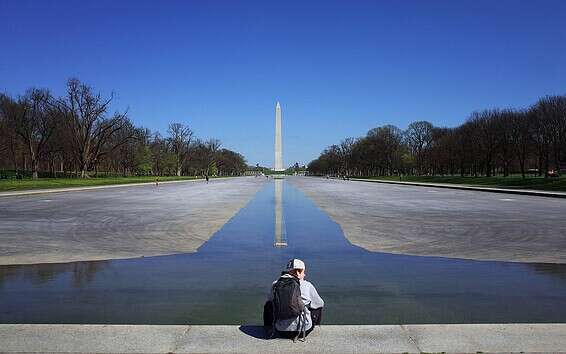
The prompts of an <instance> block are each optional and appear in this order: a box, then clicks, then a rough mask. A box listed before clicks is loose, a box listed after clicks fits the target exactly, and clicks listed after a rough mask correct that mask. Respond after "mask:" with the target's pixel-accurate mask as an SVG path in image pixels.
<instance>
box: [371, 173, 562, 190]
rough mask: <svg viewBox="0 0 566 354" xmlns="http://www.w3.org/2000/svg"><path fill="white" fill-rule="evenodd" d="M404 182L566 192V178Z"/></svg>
mask: <svg viewBox="0 0 566 354" xmlns="http://www.w3.org/2000/svg"><path fill="white" fill-rule="evenodd" d="M370 179H379V180H388V181H399V176H385V177H370ZM401 180H402V181H404V182H427V183H452V184H462V185H469V186H480V187H492V188H509V189H534V190H543V191H556V192H566V177H560V178H544V177H527V178H524V179H523V178H521V177H520V176H510V177H459V176H458V177H456V176H403V177H402V179H401Z"/></svg>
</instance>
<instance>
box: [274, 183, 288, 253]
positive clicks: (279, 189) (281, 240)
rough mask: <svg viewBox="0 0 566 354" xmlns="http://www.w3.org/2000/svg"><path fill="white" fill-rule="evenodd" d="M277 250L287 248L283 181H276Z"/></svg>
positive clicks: (275, 244) (275, 243)
mask: <svg viewBox="0 0 566 354" xmlns="http://www.w3.org/2000/svg"><path fill="white" fill-rule="evenodd" d="M273 246H275V247H277V248H282V247H287V232H286V229H285V218H284V216H283V180H282V179H279V178H277V179H275V242H274V243H273Z"/></svg>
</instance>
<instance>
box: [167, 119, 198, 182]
mask: <svg viewBox="0 0 566 354" xmlns="http://www.w3.org/2000/svg"><path fill="white" fill-rule="evenodd" d="M167 132H168V133H169V144H170V145H171V150H172V152H173V153H174V154H175V157H176V161H175V170H176V174H177V176H180V175H181V171H182V168H183V166H184V164H185V162H186V161H187V158H188V155H189V147H190V145H191V142H192V140H193V135H194V133H193V131H192V130H191V129H190V128H189V127H188V126H187V125H184V124H182V123H171V124H169V129H168V130H167Z"/></svg>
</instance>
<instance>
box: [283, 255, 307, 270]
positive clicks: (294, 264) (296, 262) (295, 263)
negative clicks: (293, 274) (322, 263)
mask: <svg viewBox="0 0 566 354" xmlns="http://www.w3.org/2000/svg"><path fill="white" fill-rule="evenodd" d="M285 269H286V270H293V269H305V262H303V261H301V260H300V259H297V258H293V259H291V260H290V261H289V262H287V266H286V267H285Z"/></svg>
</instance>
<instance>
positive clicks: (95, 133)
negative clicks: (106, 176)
mask: <svg viewBox="0 0 566 354" xmlns="http://www.w3.org/2000/svg"><path fill="white" fill-rule="evenodd" d="M112 99H113V95H111V96H110V97H109V98H103V97H102V96H101V94H100V93H96V94H95V93H94V92H93V91H92V89H91V88H90V87H89V86H87V85H85V84H82V83H81V82H80V81H79V80H77V79H70V80H69V81H68V82H67V96H66V97H65V98H63V99H61V100H60V101H59V107H60V109H61V110H62V111H63V112H64V114H65V116H66V117H67V124H68V127H69V129H70V130H71V132H72V138H73V146H74V152H75V157H76V159H77V160H78V165H79V170H80V176H81V177H82V178H85V177H88V171H89V170H91V169H93V168H95V167H96V165H97V163H98V162H99V160H100V158H101V157H103V156H104V155H106V154H108V153H110V152H111V151H113V150H114V149H115V148H116V147H118V146H120V145H121V144H124V143H126V142H127V141H128V140H129V139H131V137H130V136H127V137H124V138H123V139H122V140H120V141H116V142H112V143H110V139H111V138H112V137H113V136H114V134H116V133H117V132H118V131H120V130H121V129H123V128H124V127H125V126H126V125H127V124H128V123H129V120H128V118H127V115H126V112H124V113H115V114H114V115H113V116H111V117H110V118H108V117H107V113H108V109H109V106H110V103H111V102H112Z"/></svg>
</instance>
